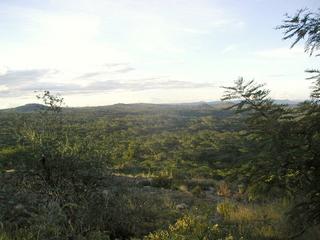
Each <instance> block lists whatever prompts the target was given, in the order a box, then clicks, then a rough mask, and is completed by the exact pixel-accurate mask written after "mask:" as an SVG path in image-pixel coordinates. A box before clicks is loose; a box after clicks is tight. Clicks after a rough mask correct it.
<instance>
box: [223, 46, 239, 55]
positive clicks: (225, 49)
mask: <svg viewBox="0 0 320 240" xmlns="http://www.w3.org/2000/svg"><path fill="white" fill-rule="evenodd" d="M236 49H237V45H235V44H231V45H229V46H227V47H225V48H224V49H223V50H222V51H221V53H222V54H226V53H229V52H232V51H234V50H236Z"/></svg>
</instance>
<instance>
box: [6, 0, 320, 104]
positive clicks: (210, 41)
mask: <svg viewBox="0 0 320 240" xmlns="http://www.w3.org/2000/svg"><path fill="white" fill-rule="evenodd" d="M305 7H309V8H310V9H316V8H318V7H320V3H319V0H242V1H239V0H0V108H7V107H13V106H17V105H21V104H25V103H30V102H35V101H36V99H35V93H34V91H36V90H38V91H39V90H40V91H41V90H45V89H46V90H50V91H52V92H56V93H60V94H61V95H63V96H64V97H65V99H66V103H67V105H68V106H92V105H107V104H113V103H132V102H152V103H176V102H193V101H211V100H217V99H219V98H220V97H221V94H222V89H221V88H220V86H222V85H230V84H232V82H233V81H234V80H235V79H237V78H238V77H239V76H243V77H245V78H247V79H253V78H254V79H256V80H257V81H259V82H262V83H266V84H267V86H268V88H270V89H271V90H272V96H273V97H274V98H279V99H305V98H307V97H308V92H309V87H310V82H308V81H307V80H305V78H306V77H307V75H306V74H305V73H304V70H305V69H306V68H316V67H317V66H319V65H318V63H319V59H316V58H313V57H309V56H308V55H307V54H305V53H304V52H303V46H302V45H300V46H297V47H296V48H294V49H291V50H290V49H289V45H290V42H285V41H282V40H281V38H282V33H281V31H277V30H275V29H274V28H275V27H276V26H277V25H279V24H280V23H281V21H282V19H283V16H284V14H285V13H291V14H293V13H295V12H296V10H297V9H299V8H305Z"/></svg>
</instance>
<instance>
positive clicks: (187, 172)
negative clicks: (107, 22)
mask: <svg viewBox="0 0 320 240" xmlns="http://www.w3.org/2000/svg"><path fill="white" fill-rule="evenodd" d="M303 14H304V12H303V11H299V12H298V13H297V15H296V16H294V17H292V18H290V17H289V18H288V19H287V20H286V21H285V24H284V25H282V26H280V28H281V29H284V30H285V31H286V36H285V38H290V37H295V36H297V40H296V41H295V42H294V44H295V43H296V42H297V41H299V40H301V39H303V37H308V36H309V39H308V41H307V45H306V50H307V51H310V53H311V54H312V53H313V52H314V51H316V50H318V48H319V42H320V41H319V38H318V37H319V28H315V27H319V18H318V17H317V16H318V15H315V16H313V15H312V14H311V13H307V14H305V15H303ZM311 72H312V73H318V72H317V71H316V70H312V71H311ZM312 79H314V85H313V87H314V88H313V90H312V93H311V98H310V100H309V101H306V102H303V103H301V104H298V105H283V104H277V103H276V102H275V101H273V100H272V99H270V98H269V91H268V90H267V89H264V86H263V85H259V84H256V83H255V82H253V81H249V82H247V81H245V80H244V79H242V78H240V79H239V80H237V81H236V82H235V86H232V87H226V92H225V95H224V96H223V100H224V101H227V102H226V103H219V104H205V103H199V104H191V105H150V104H135V105H122V104H119V105H114V106H109V107H96V108H64V107H63V102H64V101H63V99H62V98H61V97H60V96H58V95H53V94H51V93H50V92H49V91H45V92H44V93H43V94H40V95H39V96H38V98H40V99H41V100H42V101H43V103H44V105H29V106H26V107H24V108H23V107H22V108H21V107H20V108H18V109H11V110H4V111H0V126H1V132H0V170H1V171H0V239H3V240H13V239H22V240H31V239H68V240H69V239H92V240H93V239H98V240H99V239H145V240H158V239H159V240H160V239H164V240H165V239H168V240H169V239H172V240H180V239H181V240H182V239H185V240H189V239H190V240H192V239H208V240H209V239H225V240H231V239H287V238H300V239H318V238H319V236H320V233H319V223H320V222H319V221H320V204H319V203H320V189H319V186H320V179H319V177H320V175H319V173H320V169H319V168H320V165H319V154H320V152H319V143H320V142H319V141H320V125H319V123H320V106H319V92H320V90H319V86H320V84H319V82H320V78H319V75H316V76H313V77H312Z"/></svg>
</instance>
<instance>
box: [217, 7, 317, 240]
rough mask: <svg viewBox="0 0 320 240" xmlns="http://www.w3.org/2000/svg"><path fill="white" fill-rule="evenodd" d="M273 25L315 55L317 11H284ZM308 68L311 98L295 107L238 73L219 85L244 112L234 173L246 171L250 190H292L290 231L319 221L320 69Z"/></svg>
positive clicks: (225, 96) (236, 107) (289, 192)
mask: <svg viewBox="0 0 320 240" xmlns="http://www.w3.org/2000/svg"><path fill="white" fill-rule="evenodd" d="M319 11H320V10H319ZM278 29H282V30H284V39H290V38H295V39H294V41H293V43H292V45H291V47H294V46H295V45H296V44H297V43H298V42H299V41H301V40H304V39H306V40H305V41H306V42H305V51H306V52H308V53H309V54H310V56H312V55H315V56H319V54H318V53H317V51H319V48H320V15H319V13H312V12H310V11H308V10H299V11H298V12H297V13H296V14H295V15H294V16H289V15H286V19H285V20H284V23H283V24H282V25H281V26H279V27H278ZM307 72H309V73H313V74H314V75H313V76H311V77H310V78H309V79H313V80H314V82H313V89H312V91H311V94H310V97H311V99H310V101H306V102H304V103H302V104H300V105H299V106H297V107H295V108H292V107H288V106H285V105H280V104H276V103H275V102H274V101H273V100H272V99H270V97H269V90H267V89H264V86H263V85H261V84H256V83H255V82H254V81H249V82H246V81H244V80H243V78H240V79H238V80H237V81H235V85H234V86H232V87H224V88H225V90H226V91H225V94H224V96H223V97H222V100H224V101H226V100H236V103H235V104H234V105H233V106H232V107H231V108H235V109H236V112H238V113H243V112H245V116H246V129H245V132H246V134H245V135H244V136H243V137H244V139H245V141H246V145H247V147H248V151H246V156H245V158H246V159H247V160H246V161H244V162H243V163H242V165H241V167H240V168H239V171H238V173H242V175H244V176H246V180H247V181H248V190H249V192H250V191H251V193H253V195H254V194H256V193H257V192H260V193H261V192H262V193H264V194H266V193H268V194H270V192H272V191H271V190H272V189H278V190H279V191H278V193H281V195H283V194H285V195H287V196H293V201H294V203H295V204H294V207H293V208H292V209H291V211H290V219H291V220H293V221H295V222H297V223H298V224H297V226H299V227H297V228H296V230H297V233H296V234H295V235H294V236H292V237H296V236H299V235H301V234H302V233H304V232H305V231H306V230H307V229H308V228H309V227H312V226H316V225H318V224H320V148H319V145H320V105H319V101H320V71H319V70H307Z"/></svg>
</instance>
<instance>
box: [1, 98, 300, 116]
mask: <svg viewBox="0 0 320 240" xmlns="http://www.w3.org/2000/svg"><path fill="white" fill-rule="evenodd" d="M275 102H276V103H278V104H287V105H297V104H298V103H299V101H293V100H275ZM232 104H233V103H232V102H222V101H211V102H190V103H174V104H152V103H132V104H124V103H118V104H113V105H106V106H96V107H95V106H94V107H70V108H67V109H66V110H67V111H68V112H69V111H89V112H90V111H91V112H92V111H108V110H110V111H130V112H140V111H155V110H186V109H188V110H196V109H216V110H219V109H224V108H227V107H230V106H231V105H232ZM45 108H46V106H44V105H42V104H38V103H30V104H26V105H23V106H19V107H15V108H9V109H2V110H0V112H17V113H31V112H36V111H39V110H42V109H45Z"/></svg>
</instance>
